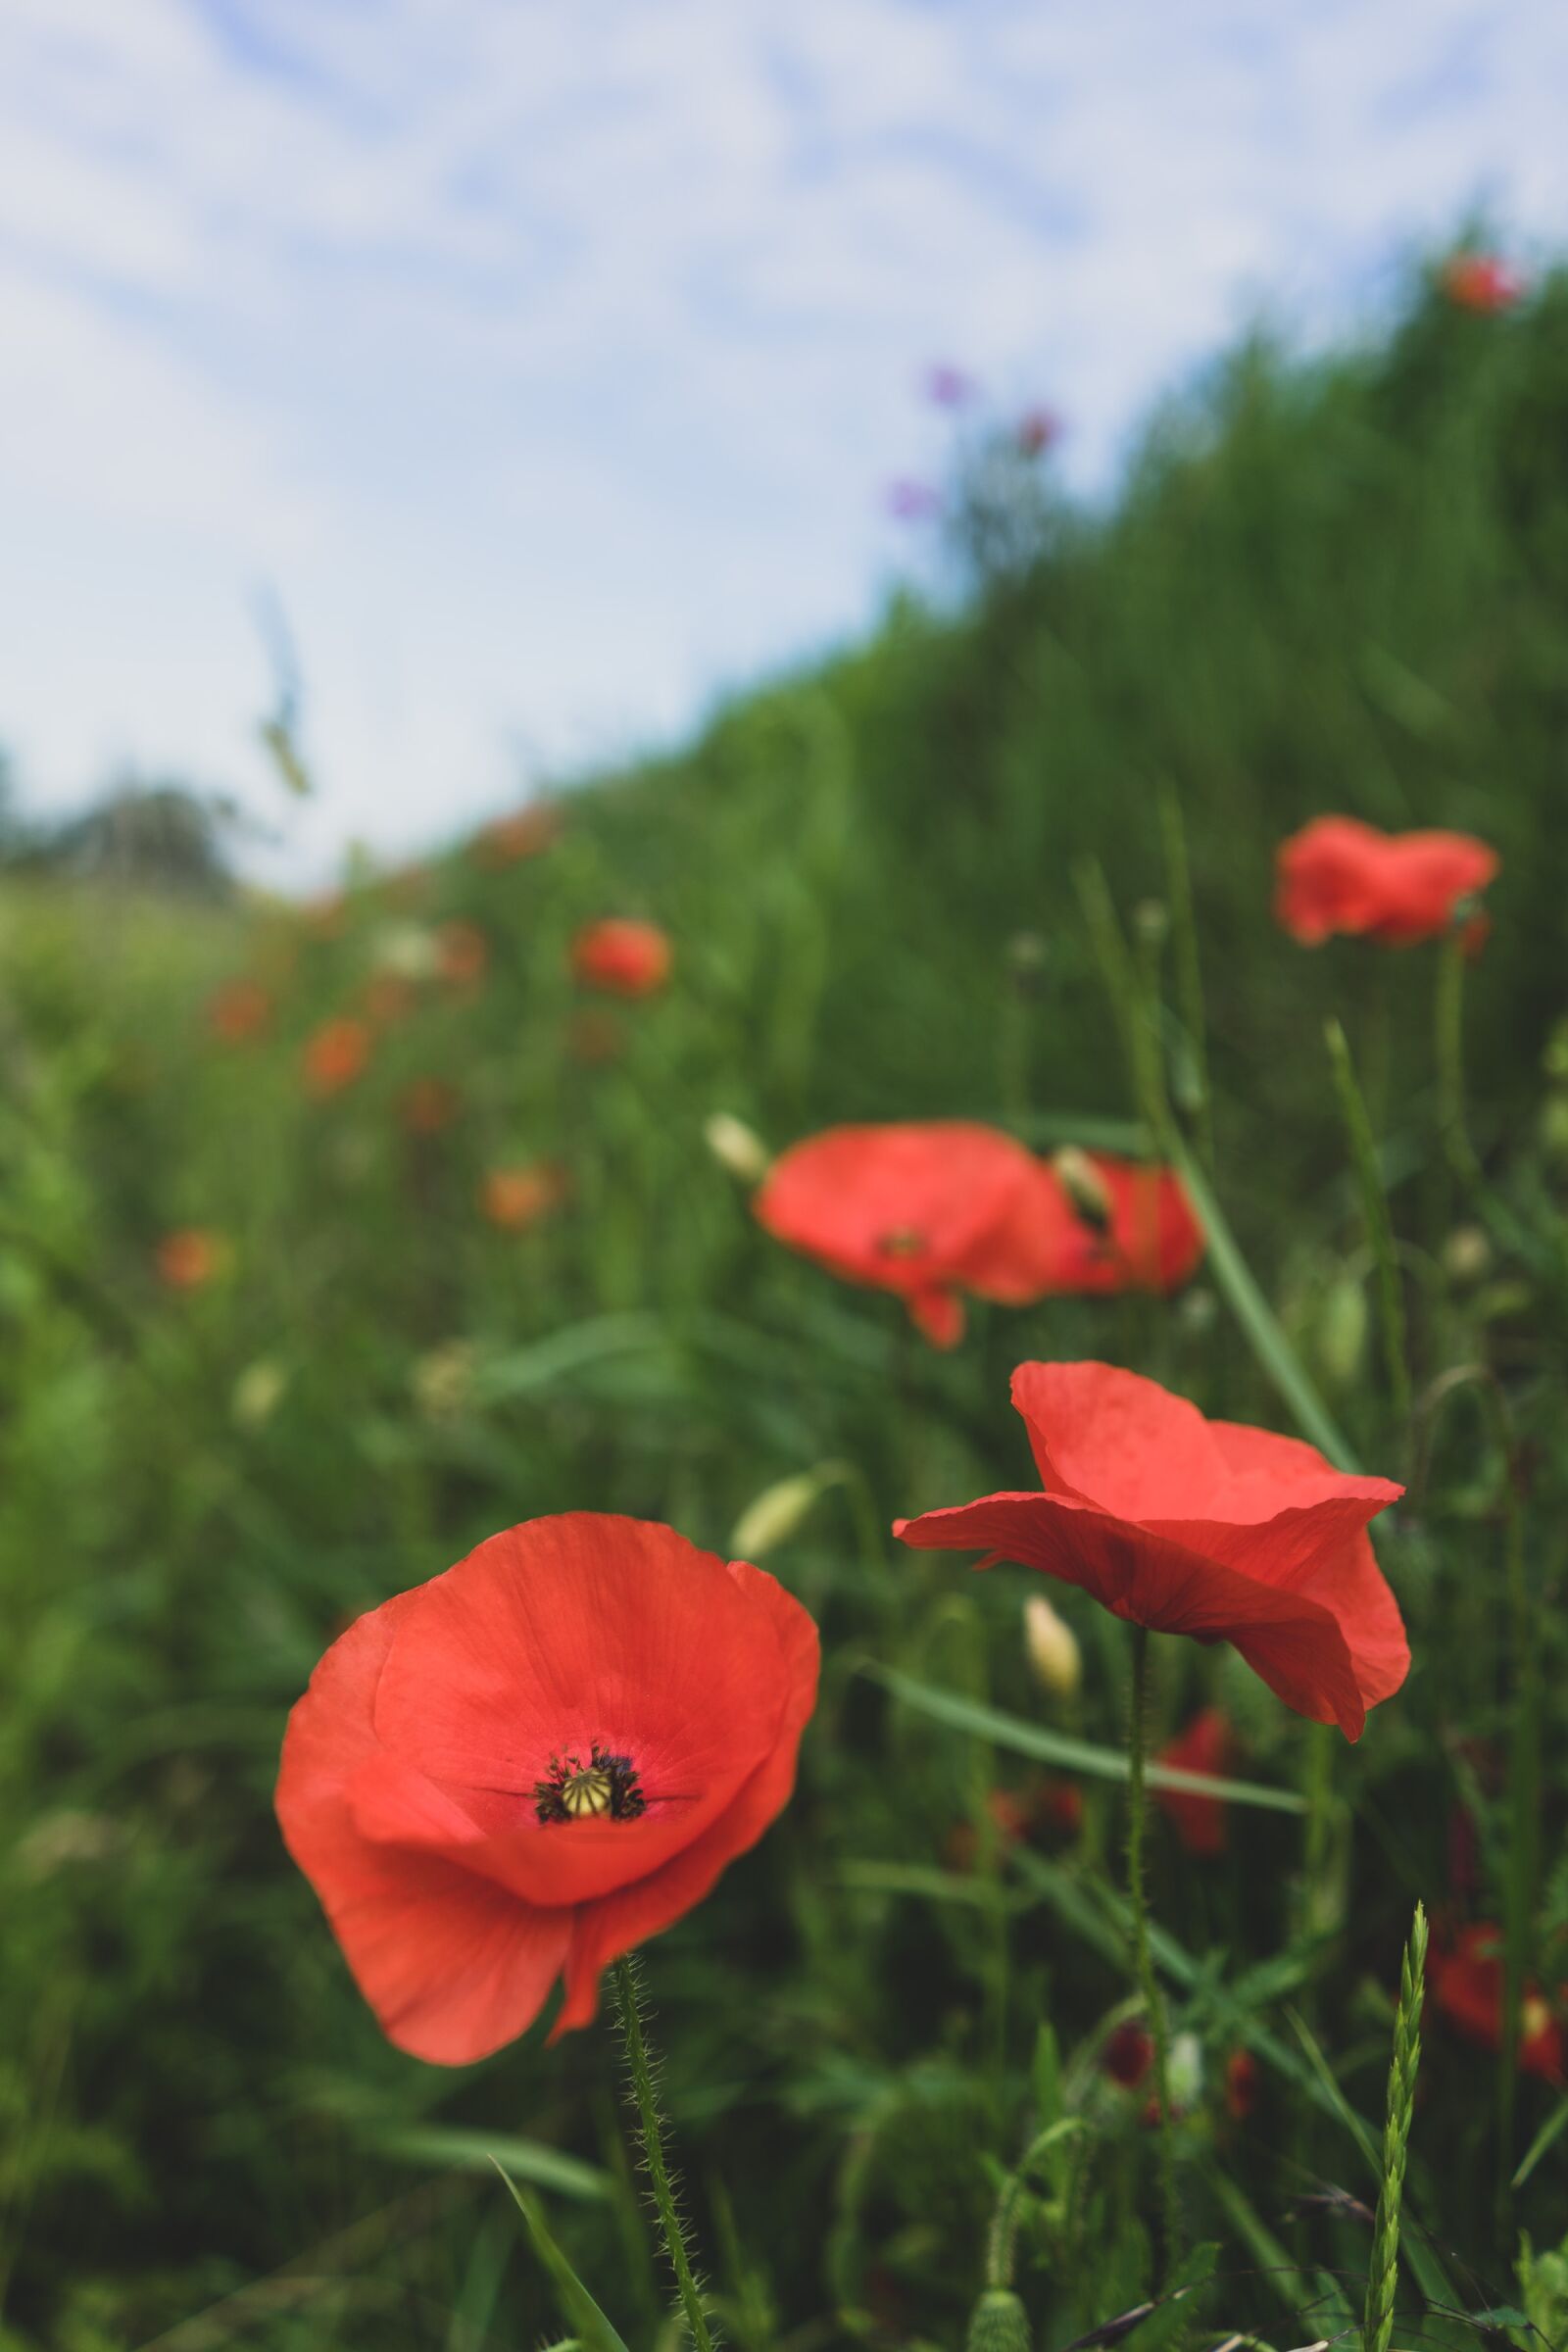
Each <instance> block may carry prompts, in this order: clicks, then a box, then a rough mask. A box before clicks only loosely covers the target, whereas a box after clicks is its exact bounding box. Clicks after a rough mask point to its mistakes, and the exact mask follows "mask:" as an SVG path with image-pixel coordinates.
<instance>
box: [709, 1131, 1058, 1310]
mask: <svg viewBox="0 0 1568 2352" xmlns="http://www.w3.org/2000/svg"><path fill="white" fill-rule="evenodd" d="M753 1205H754V1206H755V1208H756V1211H757V1215H758V1217H759V1219H760V1222H761V1223H762V1224H763V1225H764V1226H765V1227H766V1228H767V1230H768V1232H769V1233H770V1234H772V1235H773V1236H774V1238H775V1239H776V1240H778V1241H781V1242H787V1243H788V1244H789V1245H790V1247H791V1248H792V1249H795V1250H804V1251H805V1252H806V1254H807V1256H809V1257H814V1258H816V1259H817V1260H818V1261H819V1262H820V1263H821V1264H823V1265H825V1266H829V1267H831V1269H832V1271H833V1272H834V1273H835V1274H841V1275H843V1276H844V1277H845V1278H846V1279H847V1280H848V1281H850V1282H863V1283H869V1284H870V1285H872V1287H873V1288H875V1289H877V1290H883V1291H893V1292H895V1293H896V1294H897V1295H898V1296H899V1297H900V1298H901V1299H903V1300H904V1301H905V1304H906V1305H907V1308H908V1310H909V1313H910V1315H911V1316H912V1317H913V1319H914V1321H915V1323H916V1324H917V1325H918V1326H919V1328H920V1330H921V1331H923V1332H924V1334H925V1336H926V1338H927V1339H928V1340H930V1341H932V1342H933V1344H934V1345H935V1346H936V1347H938V1348H952V1347H954V1346H956V1343H957V1341H958V1340H959V1339H961V1338H962V1336H963V1305H962V1301H961V1300H960V1299H959V1297H958V1293H959V1292H960V1291H970V1292H973V1293H974V1295H975V1296H976V1297H977V1298H981V1299H1000V1300H1002V1301H1004V1302H1005V1303H1010V1304H1020V1303H1022V1302H1023V1301H1024V1300H1026V1299H1038V1298H1039V1297H1040V1295H1041V1292H1042V1291H1043V1290H1044V1289H1045V1288H1046V1274H1047V1271H1048V1262H1049V1261H1048V1255H1047V1253H1046V1250H1045V1246H1044V1241H1043V1233H1042V1220H1043V1217H1044V1215H1045V1214H1046V1213H1047V1209H1048V1204H1047V1202H1046V1198H1045V1187H1044V1185H1043V1182H1042V1171H1041V1167H1040V1163H1039V1162H1038V1161H1037V1160H1036V1158H1035V1157H1034V1154H1033V1153H1032V1152H1027V1151H1025V1149H1024V1147H1023V1145H1022V1144H1019V1143H1014V1141H1013V1140H1012V1138H1011V1136H1007V1135H1002V1134H999V1133H998V1132H997V1130H996V1129H995V1128H991V1127H981V1126H975V1125H970V1124H969V1123H968V1122H967V1121H964V1120H961V1119H936V1120H932V1121H931V1122H929V1123H928V1124H925V1125H918V1124H911V1125H907V1126H886V1127H830V1128H828V1129H827V1130H826V1132H825V1133H824V1134H822V1135H815V1136H811V1137H810V1138H809V1140H808V1141H807V1142H805V1143H801V1144H796V1145H795V1146H794V1147H793V1149H792V1150H790V1151H788V1152H783V1153H781V1154H780V1156H779V1157H778V1158H777V1159H776V1160H775V1161H774V1162H773V1165H772V1167H771V1168H770V1169H769V1171H768V1174H767V1176H766V1178H765V1180H764V1181H763V1183H762V1185H761V1187H760V1190H759V1191H758V1192H757V1194H756V1195H755V1196H754V1202H753Z"/></svg>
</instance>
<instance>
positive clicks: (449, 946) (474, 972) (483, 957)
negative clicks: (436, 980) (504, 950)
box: [435, 915, 490, 988]
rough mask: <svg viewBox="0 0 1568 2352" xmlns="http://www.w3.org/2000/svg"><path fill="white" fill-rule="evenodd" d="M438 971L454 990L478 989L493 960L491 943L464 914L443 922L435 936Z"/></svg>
mask: <svg viewBox="0 0 1568 2352" xmlns="http://www.w3.org/2000/svg"><path fill="white" fill-rule="evenodd" d="M435 949H436V958H437V969H438V970H439V971H440V974H441V977H442V979H443V980H450V981H451V982H452V984H453V986H454V987H455V988H476V987H477V986H478V984H479V982H480V981H481V980H482V979H483V978H484V975H485V971H486V968H487V966H488V964H489V961H490V942H489V941H488V939H486V937H485V935H484V933H483V932H482V931H481V930H480V928H479V926H478V924H477V923H470V922H467V921H466V920H465V919H464V918H463V917H462V916H461V915H460V916H457V917H455V918H454V920H453V921H451V922H450V923H443V924H442V925H441V927H440V929H439V930H438V931H437V932H436V935H435Z"/></svg>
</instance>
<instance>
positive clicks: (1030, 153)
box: [0, 0, 1568, 879]
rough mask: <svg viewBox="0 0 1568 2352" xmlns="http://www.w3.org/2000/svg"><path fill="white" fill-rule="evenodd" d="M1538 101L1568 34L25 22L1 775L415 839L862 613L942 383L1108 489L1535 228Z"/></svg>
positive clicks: (1446, 16)
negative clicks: (1261, 367)
mask: <svg viewBox="0 0 1568 2352" xmlns="http://www.w3.org/2000/svg"><path fill="white" fill-rule="evenodd" d="M1565 101H1568V11H1565V10H1564V9H1562V8H1561V7H1560V6H1559V5H1557V4H1556V0H1515V4H1512V5H1499V4H1496V0H1356V4H1355V5H1353V6H1348V5H1342V4H1341V0H1253V4H1251V5H1245V6H1244V5H1240V4H1237V0H1188V5H1186V6H1185V7H1182V8H1172V7H1171V6H1170V5H1169V0H1099V4H1098V5H1094V6H1089V5H1079V6H1067V5H1049V4H1048V0H788V4H785V5H766V6H763V5H754V4H751V0H544V4H540V0H5V5H4V7H3V8H0V742H4V743H8V744H9V745H10V746H11V747H12V749H13V751H14V752H15V754H16V756H17V759H18V762H19V765H20V768H21V772H22V779H23V783H24V787H25V794H26V797H27V798H28V800H29V801H30V802H31V803H32V804H33V805H35V806H37V805H46V806H65V805H68V804H72V803H75V802H79V801H80V800H81V799H82V798H84V797H85V796H86V794H87V793H88V791H89V790H90V788H91V787H92V786H93V785H94V784H95V783H96V782H98V781H99V780H101V778H102V777H103V775H104V773H105V772H106V770H108V769H110V768H111V767H115V766H120V765H123V764H134V765H136V766H138V767H140V768H142V769H143V770H148V771H153V770H159V769H165V768H171V767H172V768H176V769H178V770H180V771H182V772H186V773H189V774H192V775H194V776H196V777H197V778H199V779H201V780H203V781H206V782H209V783H211V784H214V785H218V786H221V787H223V788H225V789H228V790H230V791H232V792H234V793H235V794H236V796H237V797H238V798H239V799H240V800H241V801H242V802H243V803H244V804H245V805H246V806H248V807H250V808H252V809H255V810H257V811H258V812H260V813H261V814H263V815H265V816H266V817H268V818H269V819H278V818H284V819H286V832H285V835H284V838H283V839H282V840H281V841H280V843H279V845H278V846H277V848H276V849H275V850H272V851H270V852H266V853H259V854H258V857H257V860H256V862H257V863H258V866H259V869H260V870H263V871H267V872H270V873H272V874H286V875H288V876H291V877H296V878H301V879H319V878H324V877H325V876H326V875H327V874H328V873H330V871H332V870H333V868H334V866H335V864H336V862H337V861H338V860H339V859H340V858H341V854H342V851H343V847H344V845H345V844H346V842H348V841H349V840H350V839H353V838H356V837H358V838H364V839H368V840H369V841H371V842H373V843H374V844H376V845H377V846H378V847H379V848H381V849H382V850H384V851H386V852H387V853H388V854H395V853H401V852H403V851H406V850H408V849H409V848H412V847H414V846H417V844H418V843H420V842H421V841H427V840H430V839H433V838H439V837H440V836H441V835H442V833H443V832H444V831H446V830H448V829H449V828H450V827H452V826H453V825H455V824H457V823H460V822H466V821H467V819H468V818H470V817H472V816H476V815H480V814H483V813H485V812H487V811H489V810H492V809H497V808H500V807H502V806H504V805H507V804H508V803H510V802H511V801H514V800H515V798H516V797H517V796H518V793H519V790H520V789H521V788H522V787H523V786H525V785H526V784H527V783H528V782H529V781H530V780H537V779H541V778H547V777H549V776H550V775H551V774H553V773H557V772H561V771H562V770H565V769H575V768H579V767H581V766H582V765H583V764H584V763H586V762H589V761H592V760H596V759H598V758H601V757H606V756H613V755H615V754H618V753H621V752H624V751H626V750H628V749H630V748H633V747H635V746H637V745H639V744H644V743H657V742H662V741H667V740H668V739H669V738H670V737H671V736H672V735H674V734H676V733H678V732H679V731H680V730H681V729H682V728H683V727H685V726H686V725H688V724H689V723H691V722H692V720H693V719H694V718H695V717H696V716H697V715H698V714H699V713H700V712H701V711H702V710H703V708H704V707H705V705H706V703H707V702H708V700H709V699H710V698H711V696H712V694H713V693H714V692H715V691H716V690H717V689H718V688H720V687H721V686H723V685H725V684H727V683H731V682H736V681H739V680H743V679H744V678H746V677H747V676H749V675H751V674H754V673H755V672H756V671H758V670H759V669H760V668H763V667H766V666H768V665H770V664H773V663H776V662H780V661H783V660H785V659H787V658H789V657H790V656H792V655H794V654H797V653H799V652H800V651H801V650H802V649H805V648H809V647H812V646H816V645H820V644H824V643H826V642H829V641H831V640H832V639H834V638H835V637H838V636H841V635H842V634H844V633H845V632H846V631H849V630H851V629H853V628H855V627H856V626H858V625H859V624H860V623H861V622H862V621H863V620H864V619H865V618H866V617H867V616H868V615H869V614H870V613H873V612H874V611H875V609H876V606H877V603H878V601H879V599H880V597H881V595H882V594H883V593H884V591H885V588H886V585H887V582H888V580H889V579H890V578H891V577H892V576H894V575H895V573H896V572H897V571H898V570H900V569H901V568H908V567H912V566H914V565H916V564H917V563H918V561H919V559H918V557H917V555H916V554H915V552H914V548H913V545H912V544H911V539H910V534H909V532H908V531H907V529H905V530H901V529H900V528H899V526H897V525H896V524H894V523H893V522H892V521H890V520H889V518H888V516H887V515H886V513H885V509H884V505H883V499H882V492H883V489H884V486H885V484H886V483H887V481H888V480H889V478H890V477H892V476H895V475H901V474H914V475H919V474H921V473H924V472H927V471H929V470H930V469H931V467H932V466H933V465H934V464H935V462H936V457H937V453H938V451H939V449H940V446H941V434H942V424H941V419H940V418H939V417H937V415H936V414H935V413H934V412H932V411H931V410H930V408H929V407H928V406H927V405H925V404H923V403H922V400H921V397H920V384H921V379H922V375H923V372H924V370H925V368H926V367H927V366H928V365H929V364H930V363H931V362H933V361H937V360H953V361H955V362H956V363H958V364H960V365H961V366H963V367H964V368H966V369H968V370H970V371H972V372H973V373H974V374H975V375H976V376H977V377H978V378H979V379H980V380H981V381H982V382H983V384H984V385H985V386H986V388H987V391H988V393H989V394H990V395H992V396H993V397H994V398H995V399H996V400H997V401H998V402H999V403H1018V404H1020V405H1022V404H1024V403H1027V402H1031V401H1040V402H1044V403H1047V404H1049V405H1050V406H1051V407H1052V408H1054V410H1056V411H1058V412H1059V413H1061V414H1062V415H1063V417H1065V418H1066V419H1067V422H1068V425H1069V435H1068V439H1067V441H1066V443H1065V445H1064V452H1063V462H1064V463H1065V465H1066V466H1067V467H1068V469H1069V471H1070V472H1071V473H1072V474H1073V476H1074V477H1075V479H1076V480H1077V481H1078V482H1079V483H1080V484H1082V485H1084V486H1087V487H1095V486H1098V485H1102V484H1103V483H1104V482H1106V481H1107V480H1109V479H1112V478H1113V475H1114V467H1115V465H1116V462H1117V456H1118V453H1119V452H1120V451H1121V450H1122V449H1123V448H1124V447H1125V445H1126V439H1127V436H1128V434H1129V432H1130V431H1131V430H1132V429H1133V428H1134V427H1135V425H1136V421H1137V419H1138V418H1139V417H1140V416H1141V415H1142V414H1144V413H1145V412H1146V411H1147V409H1148V406H1149V404H1150V402H1151V401H1152V399H1153V398H1154V397H1156V396H1157V394H1158V393H1159V392H1160V391H1161V390H1162V389H1163V388H1165V387H1167V386H1169V385H1170V384H1172V383H1174V382H1179V381H1180V380H1181V379H1182V377H1183V376H1184V375H1185V374H1187V373H1188V372H1190V371H1191V370H1192V368H1194V367H1195V366H1197V365H1199V364H1201V361H1202V359H1203V358H1204V357H1205V356H1206V355H1208V354H1209V353H1211V352H1212V351H1213V350H1214V349H1215V348H1216V347H1217V346H1218V345H1219V344H1220V343H1222V342H1223V341H1224V340H1225V339H1227V338H1228V337H1229V336H1231V335H1232V334H1234V333H1235V332H1236V331H1237V329H1238V328H1239V327H1240V326H1242V325H1243V324H1245V323H1246V322H1248V321H1249V320H1250V319H1252V318H1254V317H1256V316H1257V315H1258V313H1259V312H1260V311H1266V313H1267V314H1268V315H1269V316H1270V317H1271V318H1272V319H1275V320H1277V321H1279V322H1282V323H1283V324H1285V325H1286V326H1287V327H1288V328H1290V329H1291V330H1293V331H1296V332H1299V333H1300V334H1302V335H1303V336H1307V337H1319V336H1322V335H1325V334H1332V333H1336V332H1340V331H1344V330H1345V329H1347V328H1348V327H1352V326H1354V325H1355V324H1357V323H1358V322H1360V321H1364V320H1365V319H1369V318H1371V317H1373V316H1375V315H1376V312H1377V309H1378V306H1379V305H1380V303H1382V302H1384V301H1386V300H1387V299H1388V298H1389V296H1390V294H1391V291H1392V290H1393V288H1394V287H1395V286H1396V285H1397V282H1398V277H1399V272H1400V270H1402V269H1403V268H1404V267H1406V266H1407V264H1408V262H1409V259H1410V257H1411V255H1412V254H1413V253H1414V252H1416V251H1417V250H1418V249H1419V248H1420V247H1421V246H1422V244H1423V243H1425V242H1428V241H1430V240H1433V239H1435V238H1438V237H1441V236H1443V235H1446V233H1448V232H1449V231H1450V230H1451V229H1452V227H1453V225H1454V223H1455V222H1456V221H1458V219H1459V218H1460V216H1461V214H1462V213H1463V211H1464V210H1465V208H1466V207H1467V206H1468V205H1470V204H1472V203H1473V202H1476V201H1478V200H1479V201H1483V202H1485V203H1486V204H1487V205H1488V206H1489V207H1490V208H1491V210H1492V213H1493V217H1494V218H1495V220H1496V221H1499V222H1500V223H1501V224H1502V225H1503V226H1504V228H1505V229H1506V232H1507V235H1508V238H1509V240H1510V242H1511V246H1512V249H1513V250H1514V251H1515V252H1517V253H1518V254H1519V255H1520V256H1521V258H1523V259H1524V260H1525V261H1526V263H1527V264H1528V262H1529V261H1530V259H1531V258H1532V257H1538V258H1539V257H1540V256H1541V255H1543V254H1544V253H1547V252H1551V251H1553V250H1555V249H1556V248H1557V247H1558V246H1560V245H1561V244H1562V243H1563V242H1565V238H1564V229H1565V224H1568V140H1565V139H1564V137H1563V135H1562V122H1563V116H1564V108H1565ZM264 583H270V585H271V586H272V588H274V589H275V591H276V592H277V594H278V595H279V596H280V597H281V599H282V601H283V604H284V606H285V607H286V610H287V612H288V614H289V617H290V621H291V624H292V627H293V629H294V632H295V634H296V636H297V638H298V640H299V643H300V647H301V651H302V655H303V661H304V667H305V673H306V684H307V710H306V728H305V734H306V741H307V746H308V749H309V751H310V754H311V756H312V759H313V761H314V763H315V766H316V768H317V771H318V774H319V778H320V781H321V785H322V793H321V798H320V801H319V804H318V805H317V806H315V807H313V808H311V809H308V810H306V811H305V812H304V813H303V814H295V813H293V812H289V811H284V810H283V809H281V807H280V795H279V793H278V790H277V787H276V785H275V782H274V781H273V779H272V778H271V776H270V772H269V771H268V769H267V766H266V763H265V760H264V757H263V755H262V754H261V752H260V750H259V748H258V746H257V743H256V740H255V732H254V729H255V720H256V717H257V716H258V714H259V713H260V711H262V709H263V707H264V706H265V704H266V702H267V699H268V695H269V675H268V664H267V660H266V656H265V653H264V651H263V645H262V640H261V637H260V634H259V632H258V630H257V627H256V622H255V618H254V611H253V607H254V600H255V597H256V593H257V591H258V589H259V588H260V587H261V586H262V585H263V584H264Z"/></svg>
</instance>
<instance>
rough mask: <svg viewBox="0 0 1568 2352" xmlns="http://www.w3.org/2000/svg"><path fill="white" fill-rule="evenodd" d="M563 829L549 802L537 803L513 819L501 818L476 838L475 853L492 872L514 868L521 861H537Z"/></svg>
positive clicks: (521, 810)
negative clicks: (520, 859) (530, 859)
mask: <svg viewBox="0 0 1568 2352" xmlns="http://www.w3.org/2000/svg"><path fill="white" fill-rule="evenodd" d="M560 830H561V818H560V815H559V813H558V811H557V810H556V809H555V808H554V807H553V806H552V804H551V803H550V802H548V801H535V802H534V803H533V804H532V806H531V807H529V808H527V809H517V810H515V813H514V814H513V815H511V816H498V817H497V818H495V820H494V822H493V823H491V824H488V825H485V826H483V827H482V828H481V830H480V831H479V832H478V833H476V834H475V835H474V838H473V854H474V857H475V858H477V859H478V861H479V863H480V864H481V865H484V866H488V867H490V868H491V869H492V870H494V869H496V868H498V867H500V866H506V865H515V864H516V863H517V861H518V859H519V858H536V857H537V856H538V854H539V852H540V851H541V850H547V849H548V848H549V847H550V844H551V843H552V842H553V841H554V840H555V838H556V835H557V834H558V833H559V832H560Z"/></svg>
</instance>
